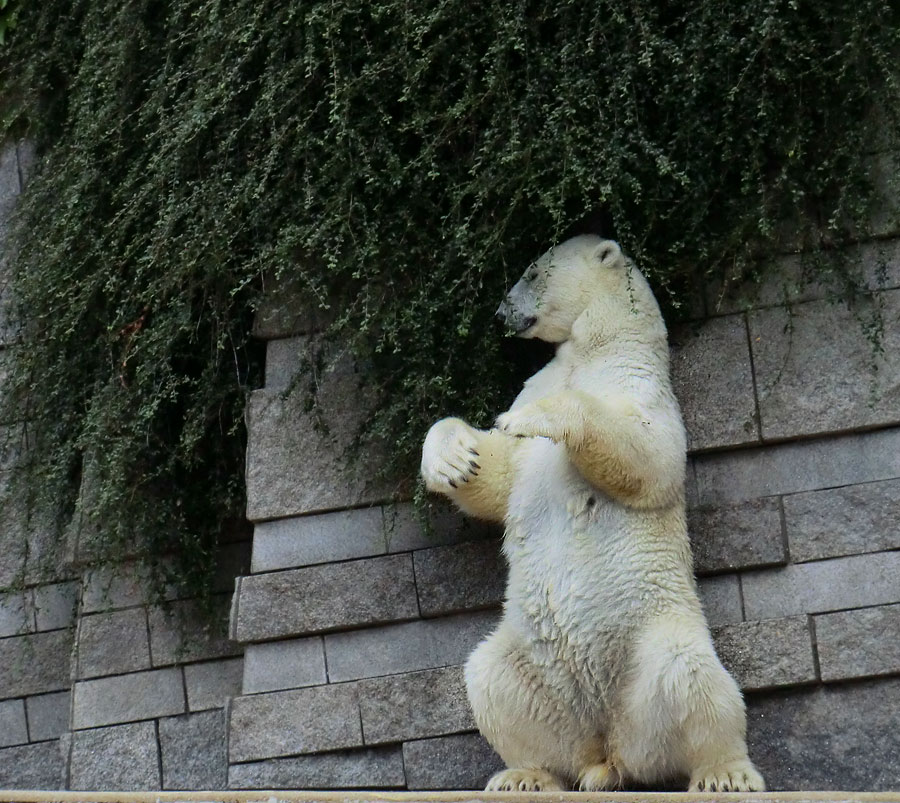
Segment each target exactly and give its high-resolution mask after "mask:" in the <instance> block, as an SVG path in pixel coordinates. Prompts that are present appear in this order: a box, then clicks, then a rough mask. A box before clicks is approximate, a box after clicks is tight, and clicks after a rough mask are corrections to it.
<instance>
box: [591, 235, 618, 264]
mask: <svg viewBox="0 0 900 803" xmlns="http://www.w3.org/2000/svg"><path fill="white" fill-rule="evenodd" d="M594 259H596V260H597V262H599V263H600V267H601V268H615V267H618V266H619V265H620V264H621V262H622V250H621V249H620V248H619V244H618V243H617V242H615V241H614V240H604V241H603V242H602V243H600V245H598V246H597V250H596V251H594Z"/></svg>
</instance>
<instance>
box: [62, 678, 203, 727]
mask: <svg viewBox="0 0 900 803" xmlns="http://www.w3.org/2000/svg"><path fill="white" fill-rule="evenodd" d="M73 693H74V695H75V699H74V704H73V706H72V727H73V728H76V729H81V728H97V727H100V726H102V725H112V724H117V723H120V722H133V721H134V720H139V719H153V718H155V717H164V716H170V715H172V714H181V713H184V711H185V700H184V684H183V681H182V678H181V669H180V668H175V667H172V668H171V669H154V670H151V671H149V672H135V673H134V674H131V675H118V676H116V677H109V678H98V679H96V680H82V681H79V682H77V683H75V686H74V689H73Z"/></svg>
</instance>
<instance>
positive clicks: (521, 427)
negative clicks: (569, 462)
mask: <svg viewBox="0 0 900 803" xmlns="http://www.w3.org/2000/svg"><path fill="white" fill-rule="evenodd" d="M497 429H499V430H500V431H501V432H505V433H506V434H507V435H514V436H515V437H517V438H550V439H551V440H560V438H559V437H558V436H557V432H556V427H554V426H553V422H552V420H551V419H550V416H549V415H548V414H547V413H546V412H545V411H544V409H543V407H541V405H540V403H539V402H533V403H531V404H525V405H523V406H522V407H519V408H518V409H517V410H510V411H509V412H506V413H503V414H502V415H499V416H497Z"/></svg>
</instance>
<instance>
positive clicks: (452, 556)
mask: <svg viewBox="0 0 900 803" xmlns="http://www.w3.org/2000/svg"><path fill="white" fill-rule="evenodd" d="M413 564H414V567H415V573H416V589H417V591H418V595H419V610H420V611H421V612H422V616H439V615H441V614H447V613H456V612H457V611H467V610H475V609H478V608H488V607H495V606H497V605H499V604H500V603H501V602H503V598H504V595H505V591H506V561H505V559H504V558H503V555H502V554H501V553H500V540H499V539H497V540H491V541H476V542H474V543H471V544H454V545H451V546H441V547H435V548H433V549H421V550H419V551H417V552H414V553H413Z"/></svg>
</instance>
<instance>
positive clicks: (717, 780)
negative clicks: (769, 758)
mask: <svg viewBox="0 0 900 803" xmlns="http://www.w3.org/2000/svg"><path fill="white" fill-rule="evenodd" d="M688 791H689V792H765V791H766V783H765V781H763V777H762V775H760V774H759V773H758V772H757V771H756V768H755V767H754V766H753V765H752V764H751V763H750V761H749V760H740V761H729V762H728V763H727V764H721V765H719V766H717V767H709V768H707V769H704V770H701V771H700V772H697V773H695V774H694V776H693V777H692V778H691V783H690V786H689V787H688Z"/></svg>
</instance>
